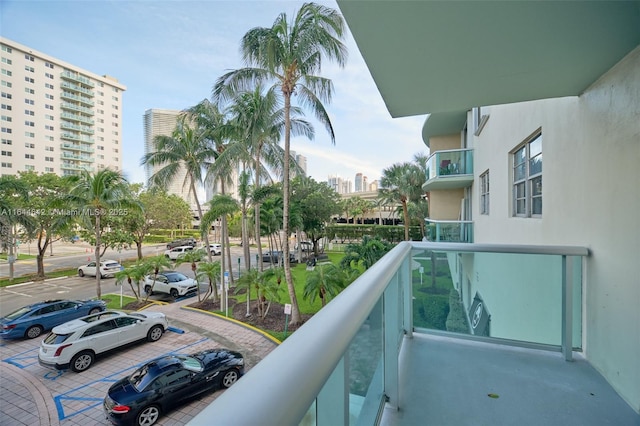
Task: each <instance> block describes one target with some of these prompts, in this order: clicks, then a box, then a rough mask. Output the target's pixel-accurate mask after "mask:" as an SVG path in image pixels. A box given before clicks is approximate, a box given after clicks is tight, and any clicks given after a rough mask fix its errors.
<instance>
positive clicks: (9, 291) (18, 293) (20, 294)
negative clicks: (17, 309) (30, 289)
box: [5, 290, 33, 297]
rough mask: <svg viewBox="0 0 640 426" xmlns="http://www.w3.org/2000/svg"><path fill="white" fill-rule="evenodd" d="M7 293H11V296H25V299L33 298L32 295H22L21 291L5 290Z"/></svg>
mask: <svg viewBox="0 0 640 426" xmlns="http://www.w3.org/2000/svg"><path fill="white" fill-rule="evenodd" d="M5 291H6V292H7V293H11V294H17V295H19V296H24V297H33V296H32V295H30V294H26V293H20V292H19V291H12V290H5Z"/></svg>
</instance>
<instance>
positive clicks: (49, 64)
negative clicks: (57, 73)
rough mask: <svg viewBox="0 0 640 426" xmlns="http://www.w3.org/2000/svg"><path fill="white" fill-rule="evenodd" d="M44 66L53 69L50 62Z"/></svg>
mask: <svg viewBox="0 0 640 426" xmlns="http://www.w3.org/2000/svg"><path fill="white" fill-rule="evenodd" d="M44 66H45V67H47V68H51V69H53V64H52V63H51V62H45V63H44Z"/></svg>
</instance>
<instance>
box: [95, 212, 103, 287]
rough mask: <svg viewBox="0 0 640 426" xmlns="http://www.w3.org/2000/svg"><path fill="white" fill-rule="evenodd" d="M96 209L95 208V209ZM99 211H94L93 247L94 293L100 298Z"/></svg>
mask: <svg viewBox="0 0 640 426" xmlns="http://www.w3.org/2000/svg"><path fill="white" fill-rule="evenodd" d="M96 210H97V209H96ZM100 234H102V232H100V212H99V211H97V213H96V249H95V257H96V294H97V296H98V299H100V298H102V289H101V288H100V278H101V277H100V244H101V242H100V236H101V235H100Z"/></svg>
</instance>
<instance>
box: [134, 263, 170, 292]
mask: <svg viewBox="0 0 640 426" xmlns="http://www.w3.org/2000/svg"><path fill="white" fill-rule="evenodd" d="M143 263H144V266H142V267H141V268H143V269H144V270H145V272H147V274H146V275H149V274H153V282H152V283H151V287H150V288H149V289H148V291H147V288H146V287H145V293H147V295H146V297H145V298H144V301H145V303H146V302H147V301H148V300H149V296H151V293H153V288H154V287H155V285H156V280H157V279H158V274H159V273H160V272H161V271H164V270H165V269H169V268H171V261H170V260H169V258H168V257H165V256H164V255H158V256H153V257H150V258H148V259H147V260H145V261H144V262H143Z"/></svg>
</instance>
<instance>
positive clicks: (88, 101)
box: [60, 91, 95, 106]
mask: <svg viewBox="0 0 640 426" xmlns="http://www.w3.org/2000/svg"><path fill="white" fill-rule="evenodd" d="M60 97H61V98H63V99H70V100H74V101H78V102H80V103H82V104H84V105H88V106H94V105H95V102H93V100H91V98H87V97H86V96H78V95H76V94H74V93H71V92H67V91H62V93H61V94H60Z"/></svg>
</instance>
